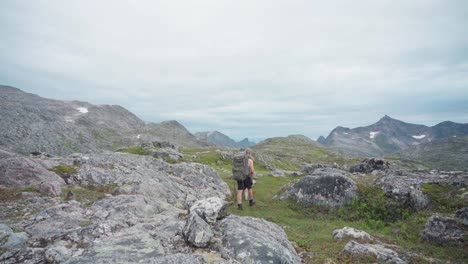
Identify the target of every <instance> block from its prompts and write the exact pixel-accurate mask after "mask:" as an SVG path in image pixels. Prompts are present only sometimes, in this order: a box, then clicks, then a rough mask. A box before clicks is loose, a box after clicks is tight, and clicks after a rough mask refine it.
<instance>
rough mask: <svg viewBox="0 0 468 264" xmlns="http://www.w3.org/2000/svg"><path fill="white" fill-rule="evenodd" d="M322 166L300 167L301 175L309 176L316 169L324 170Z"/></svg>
mask: <svg viewBox="0 0 468 264" xmlns="http://www.w3.org/2000/svg"><path fill="white" fill-rule="evenodd" d="M324 167H325V166H324V165H322V164H304V166H303V167H302V174H306V175H310V174H312V173H314V171H315V170H316V169H318V168H324Z"/></svg>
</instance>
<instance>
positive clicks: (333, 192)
mask: <svg viewBox="0 0 468 264" xmlns="http://www.w3.org/2000/svg"><path fill="white" fill-rule="evenodd" d="M348 175H349V174H348V173H347V172H345V171H342V170H339V169H333V168H320V169H316V170H315V171H314V173H313V174H312V175H310V176H305V177H303V178H301V179H299V180H297V181H294V182H292V183H290V184H289V185H287V186H285V187H283V188H282V190H281V191H280V194H278V195H277V196H276V197H275V199H278V200H287V199H293V200H295V201H297V203H299V204H301V205H303V206H306V207H307V206H312V205H320V206H325V207H330V208H335V207H339V206H341V205H344V204H346V203H348V202H350V201H351V200H353V199H354V198H356V197H357V193H356V184H355V183H354V181H353V180H352V179H351V178H349V177H348Z"/></svg>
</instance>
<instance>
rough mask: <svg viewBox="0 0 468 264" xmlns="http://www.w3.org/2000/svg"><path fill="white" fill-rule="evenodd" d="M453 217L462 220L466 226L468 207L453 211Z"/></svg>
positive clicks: (467, 224)
mask: <svg viewBox="0 0 468 264" xmlns="http://www.w3.org/2000/svg"><path fill="white" fill-rule="evenodd" d="M455 218H457V219H458V220H459V221H460V222H462V223H463V224H464V225H465V226H468V207H463V208H462V209H458V210H457V211H456V212H455Z"/></svg>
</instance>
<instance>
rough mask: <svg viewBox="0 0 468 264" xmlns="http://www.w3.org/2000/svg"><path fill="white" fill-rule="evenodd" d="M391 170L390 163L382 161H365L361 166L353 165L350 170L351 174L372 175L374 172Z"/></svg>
mask: <svg viewBox="0 0 468 264" xmlns="http://www.w3.org/2000/svg"><path fill="white" fill-rule="evenodd" d="M388 168H389V163H388V162H387V161H385V160H382V159H374V158H371V159H364V160H363V161H361V163H359V164H355V165H352V166H351V167H350V168H349V171H350V172H351V173H354V172H358V173H371V172H373V171H374V170H385V169H388Z"/></svg>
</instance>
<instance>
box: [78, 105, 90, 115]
mask: <svg viewBox="0 0 468 264" xmlns="http://www.w3.org/2000/svg"><path fill="white" fill-rule="evenodd" d="M76 110H78V112H80V113H82V114H86V113H88V112H89V111H88V108H86V107H78V108H76Z"/></svg>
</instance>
